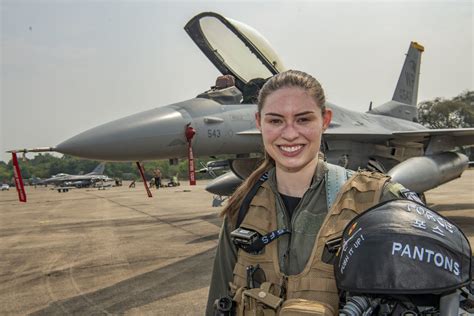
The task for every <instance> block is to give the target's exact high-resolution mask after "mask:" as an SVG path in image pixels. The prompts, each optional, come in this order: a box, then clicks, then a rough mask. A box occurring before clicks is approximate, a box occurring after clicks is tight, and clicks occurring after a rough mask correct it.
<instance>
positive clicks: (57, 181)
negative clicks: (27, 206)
mask: <svg viewBox="0 0 474 316" xmlns="http://www.w3.org/2000/svg"><path fill="white" fill-rule="evenodd" d="M104 170H105V162H102V163H100V164H98V165H97V167H95V169H94V170H93V171H92V172H89V173H87V174H83V175H71V174H67V173H58V174H56V175H54V176H52V177H51V178H48V179H44V180H42V181H41V182H39V183H37V184H44V185H48V184H53V185H55V186H60V187H75V188H84V187H90V186H92V185H94V184H95V183H97V182H107V181H110V180H112V179H111V178H109V177H108V176H106V175H104Z"/></svg>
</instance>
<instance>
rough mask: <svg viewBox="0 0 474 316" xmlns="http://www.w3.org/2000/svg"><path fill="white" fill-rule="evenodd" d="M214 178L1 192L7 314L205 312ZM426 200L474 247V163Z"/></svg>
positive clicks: (213, 234) (215, 220) (2, 298)
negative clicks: (209, 182) (21, 195)
mask: <svg viewBox="0 0 474 316" xmlns="http://www.w3.org/2000/svg"><path fill="white" fill-rule="evenodd" d="M205 185H206V182H205V181H198V184H197V185H196V186H193V187H191V186H188V185H185V184H183V183H182V184H181V186H179V187H172V188H162V189H159V190H156V189H152V193H153V198H148V197H147V196H146V193H145V190H144V188H143V183H137V185H136V187H135V188H128V183H126V182H124V185H123V186H121V187H114V188H110V189H107V190H97V189H78V190H72V191H69V192H67V193H58V192H57V191H55V190H51V189H50V188H49V187H48V188H44V187H37V188H34V187H27V194H28V202H27V203H26V204H25V203H19V202H18V201H17V193H16V190H15V189H14V188H11V189H10V190H9V191H3V192H0V314H1V315H25V314H31V315H68V314H69V315H71V314H76V315H107V314H125V315H203V314H204V309H205V305H206V299H207V291H208V286H209V281H210V274H211V269H212V262H213V256H214V253H215V247H216V245H217V238H218V234H219V227H220V224H221V219H220V218H219V216H218V214H219V213H220V211H221V210H222V207H212V206H211V204H212V195H211V194H209V193H207V192H206V191H205V190H204V187H205ZM426 197H427V200H428V202H429V205H430V206H431V207H432V208H434V209H435V210H437V211H440V212H441V213H442V214H443V215H445V216H447V217H448V218H450V219H451V220H452V221H453V222H455V223H456V224H458V225H459V226H460V228H461V229H462V230H463V231H464V232H465V234H466V235H468V238H469V240H470V242H471V244H472V245H474V169H470V170H467V171H466V172H464V174H463V176H462V177H461V178H459V179H457V180H455V181H452V182H450V183H449V184H446V185H443V186H441V187H439V188H436V189H434V190H431V191H428V192H427V193H426Z"/></svg>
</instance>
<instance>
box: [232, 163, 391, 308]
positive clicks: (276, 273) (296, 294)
mask: <svg viewBox="0 0 474 316" xmlns="http://www.w3.org/2000/svg"><path fill="white" fill-rule="evenodd" d="M389 179H390V178H389V177H387V176H384V175H382V174H379V173H373V172H367V171H359V172H356V173H355V174H354V175H353V176H352V177H351V178H350V179H349V180H348V181H347V182H346V183H345V184H344V185H343V186H342V188H341V189H340V191H339V193H338V195H337V198H336V200H335V202H334V205H333V206H332V207H331V209H330V210H329V212H328V214H327V215H326V217H325V219H324V222H323V224H322V226H321V229H320V231H319V233H318V235H317V237H316V242H315V244H314V247H313V251H312V253H311V256H310V258H309V260H308V263H307V264H306V267H305V268H304V270H303V271H302V272H301V273H300V274H297V275H290V276H286V275H284V274H282V273H281V272H280V267H279V262H278V246H277V243H276V242H272V243H270V244H268V245H267V246H266V247H265V250H264V251H263V253H261V254H249V253H247V252H245V251H243V250H242V249H239V252H238V258H237V263H236V265H235V267H234V280H233V282H232V283H231V284H230V287H231V292H233V294H234V301H235V302H236V305H237V308H236V314H237V315H280V316H283V315H335V313H337V310H338V303H339V297H338V291H337V288H336V281H335V278H334V270H333V265H332V264H327V263H324V262H322V260H321V257H322V253H323V249H324V246H325V243H326V241H328V240H331V239H333V238H336V237H340V236H341V235H342V231H343V229H344V227H345V226H346V224H347V223H348V222H349V221H350V220H351V219H352V218H354V217H355V216H356V215H357V214H360V213H362V212H364V211H365V210H367V209H368V208H370V207H371V206H373V205H376V204H377V203H378V202H379V199H380V196H381V193H382V190H383V186H384V184H385V183H386V182H387V181H388V180H389ZM240 227H242V228H248V229H251V230H255V231H257V232H259V233H260V234H261V235H265V234H267V233H269V232H272V231H275V230H276V229H277V219H276V212H275V197H274V195H273V192H272V190H271V189H270V187H269V184H268V183H263V184H262V189H260V190H258V192H257V194H256V195H255V197H254V198H253V199H252V202H251V203H250V207H249V209H248V212H247V215H246V216H245V218H244V220H243V222H242V224H241V225H240ZM257 264H258V265H259V266H260V268H261V269H263V271H264V272H265V276H266V282H265V283H263V284H262V285H261V287H260V288H254V289H248V288H247V287H246V286H247V267H249V266H256V265H257ZM308 311H312V313H308Z"/></svg>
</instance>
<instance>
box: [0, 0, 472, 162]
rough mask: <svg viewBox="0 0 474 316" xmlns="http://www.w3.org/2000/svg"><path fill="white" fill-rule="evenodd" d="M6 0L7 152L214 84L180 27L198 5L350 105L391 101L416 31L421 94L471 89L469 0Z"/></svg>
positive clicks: (2, 121)
mask: <svg viewBox="0 0 474 316" xmlns="http://www.w3.org/2000/svg"><path fill="white" fill-rule="evenodd" d="M0 3H1V7H0V11H1V30H0V31H1V51H0V53H1V55H0V58H1V69H0V75H1V90H0V94H1V101H0V150H1V152H2V155H1V156H0V159H2V160H5V161H7V160H9V159H10V156H9V155H8V154H5V153H4V152H5V151H6V150H8V149H18V148H25V147H27V148H30V147H43V146H55V145H57V144H58V143H60V142H62V141H64V140H66V139H67V138H69V137H71V136H74V135H76V134H78V133H80V132H82V131H84V130H86V129H89V128H92V127H95V126H97V125H99V124H103V123H106V122H109V121H111V120H115V119H117V118H120V117H123V116H127V115H130V114H134V113H137V112H140V111H144V110H147V109H151V108H153V107H158V106H162V105H166V104H169V103H174V102H178V101H182V100H187V99H190V98H192V97H194V96H196V95H197V94H198V93H200V92H202V91H205V90H207V89H208V88H209V86H211V85H213V84H214V81H215V78H216V76H217V75H218V71H217V69H215V68H214V66H213V65H212V64H211V63H210V62H209V61H208V60H207V59H206V57H205V56H204V55H203V54H202V53H201V51H200V50H199V49H198V48H197V47H196V46H195V45H194V43H193V42H192V41H191V39H190V38H189V37H188V35H187V34H186V32H185V31H184V30H183V27H184V25H185V24H186V22H187V21H188V20H189V19H190V18H192V17H193V16H194V15H196V14H198V13H200V12H203V11H214V12H217V13H220V14H222V15H225V16H227V17H230V18H233V19H235V20H239V21H241V22H244V23H245V24H248V25H251V26H253V27H254V28H255V29H257V30H258V31H260V33H261V34H263V35H264V36H265V37H266V38H267V39H268V40H269V42H270V43H271V44H272V46H273V48H274V49H275V50H276V51H277V52H278V54H279V55H280V57H281V59H282V60H283V62H284V64H285V65H286V67H287V68H292V69H301V70H304V71H307V72H309V73H311V74H313V75H314V76H315V77H316V78H318V79H319V80H320V82H321V83H322V85H323V87H324V88H325V91H326V95H327V99H328V100H329V101H331V102H333V103H336V104H338V105H342V106H344V107H347V108H350V109H354V110H359V111H366V110H367V109H368V106H369V103H370V101H373V102H374V105H377V104H381V103H384V102H386V101H388V100H390V99H391V97H392V94H393V90H394V88H395V84H396V81H397V79H398V76H399V73H400V70H401V67H402V63H403V60H404V57H405V53H406V52H407V49H408V46H409V43H410V41H418V42H419V43H420V44H422V45H424V47H425V52H424V53H423V56H422V65H421V78H420V88H419V96H418V101H423V100H429V99H433V98H435V97H446V98H450V97H453V96H455V95H457V94H459V93H460V92H462V91H463V90H466V89H474V88H473V72H474V71H473V59H474V56H473V52H474V47H473V46H474V39H473V29H474V22H473V10H474V9H473V2H472V1H461V0H457V1H331V2H329V1H327V2H326V1H324V2H323V1H169V2H168V1H123V2H119V1H70V0H63V1H59V0H58V1H41V0H36V1H33V0H30V1H19V0H11V1H10V0H0ZM124 150H126V149H124Z"/></svg>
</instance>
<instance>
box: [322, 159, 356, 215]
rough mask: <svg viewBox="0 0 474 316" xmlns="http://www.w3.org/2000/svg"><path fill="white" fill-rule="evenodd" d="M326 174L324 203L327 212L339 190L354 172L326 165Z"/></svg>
mask: <svg viewBox="0 0 474 316" xmlns="http://www.w3.org/2000/svg"><path fill="white" fill-rule="evenodd" d="M326 166H327V167H328V172H327V173H326V175H325V176H326V201H327V205H328V210H330V209H331V207H332V205H333V204H334V201H335V200H336V197H337V194H338V193H339V190H340V189H341V187H342V186H343V185H344V183H345V182H346V181H347V179H349V178H350V177H351V176H352V175H353V174H354V172H353V171H351V170H348V169H346V168H344V167H341V166H338V165H333V164H330V163H326Z"/></svg>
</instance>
